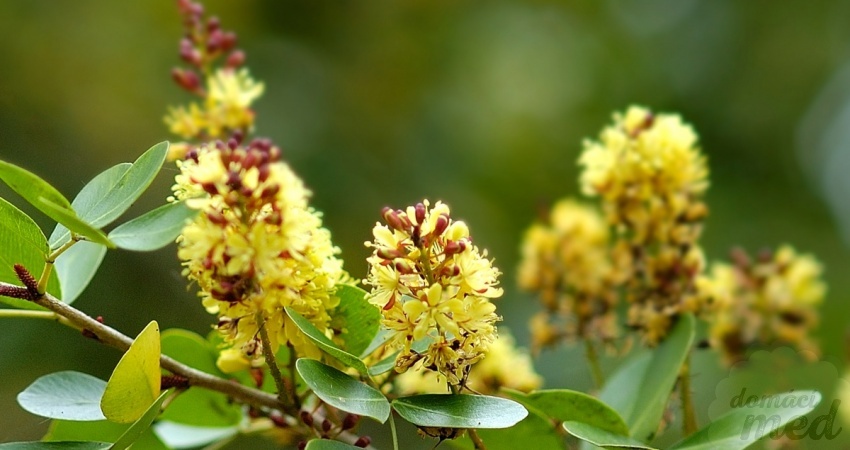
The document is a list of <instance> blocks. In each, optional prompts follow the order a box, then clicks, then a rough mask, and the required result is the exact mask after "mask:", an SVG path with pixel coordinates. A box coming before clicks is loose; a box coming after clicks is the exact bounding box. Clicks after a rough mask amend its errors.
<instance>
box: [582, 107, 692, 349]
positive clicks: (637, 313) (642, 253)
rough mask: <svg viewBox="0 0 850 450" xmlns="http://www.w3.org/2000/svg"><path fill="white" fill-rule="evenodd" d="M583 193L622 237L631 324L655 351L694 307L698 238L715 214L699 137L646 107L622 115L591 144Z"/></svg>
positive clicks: (618, 253)
mask: <svg viewBox="0 0 850 450" xmlns="http://www.w3.org/2000/svg"><path fill="white" fill-rule="evenodd" d="M579 164H580V165H582V166H583V167H584V170H583V172H582V174H581V187H582V191H583V192H584V193H585V194H587V195H590V196H594V197H599V199H600V200H601V202H602V205H603V209H604V212H605V216H606V220H607V221H608V223H609V225H611V226H612V227H613V228H614V230H615V231H616V236H615V238H616V242H615V243H614V256H613V257H614V260H615V261H617V262H618V265H619V266H620V267H619V270H622V271H623V272H624V273H625V274H626V278H627V279H628V280H629V283H628V286H627V287H628V289H627V291H628V295H627V298H628V300H629V301H630V302H631V303H632V305H631V307H630V309H629V314H628V322H629V325H630V326H632V327H634V328H637V329H639V330H641V331H642V333H643V336H644V338H645V341H646V342H647V343H648V344H650V345H654V344H656V343H658V342H659V341H660V340H661V339H663V337H664V336H665V335H666V334H667V332H668V330H669V328H670V326H671V325H672V323H673V322H674V320H675V318H676V316H677V315H678V314H680V313H682V312H684V311H687V310H690V309H692V308H694V307H695V305H693V299H694V298H695V295H696V290H695V287H694V279H695V278H696V276H697V275H698V274H699V273H700V272H702V270H703V268H704V261H703V255H702V251H701V249H700V247H699V245H698V239H699V237H700V234H701V232H702V222H703V220H704V218H705V217H706V216H707V214H708V209H707V207H706V205H705V203H703V200H702V197H703V194H704V193H705V191H706V189H707V188H708V167H707V165H706V161H705V157H704V156H703V155H702V154H701V152H700V150H699V148H698V147H697V135H696V133H695V132H694V130H693V129H692V128H691V127H690V126H689V125H687V124H684V123H683V122H682V120H681V118H679V116H675V115H667V114H661V115H654V114H653V113H651V112H650V111H649V110H647V109H645V108H642V107H635V106H633V107H631V108H629V109H628V110H627V111H626V112H625V113H624V114H615V115H614V123H613V124H612V125H611V126H609V127H607V128H605V129H604V130H603V131H602V133H601V134H600V136H599V140H598V141H593V140H588V141H586V142H585V144H584V152H583V153H582V155H581V157H580V159H579Z"/></svg>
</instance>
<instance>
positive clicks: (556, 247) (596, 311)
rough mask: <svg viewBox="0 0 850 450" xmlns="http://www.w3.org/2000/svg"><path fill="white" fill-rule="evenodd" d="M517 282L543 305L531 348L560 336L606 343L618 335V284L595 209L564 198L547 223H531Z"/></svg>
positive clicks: (605, 231)
mask: <svg viewBox="0 0 850 450" xmlns="http://www.w3.org/2000/svg"><path fill="white" fill-rule="evenodd" d="M521 251H522V260H521V262H520V265H519V270H518V272H519V273H518V284H519V287H520V288H522V289H524V290H527V291H530V292H534V293H536V294H537V295H538V297H539V299H540V301H541V302H542V303H543V306H544V308H545V310H544V311H541V312H540V313H539V314H537V315H536V316H535V317H534V318H533V319H532V323H533V324H534V326H532V327H531V333H532V339H533V345H534V348H535V350H539V349H540V348H543V347H546V346H549V345H553V344H556V343H557V342H559V341H560V340H561V338H566V339H568V340H574V339H576V338H584V339H590V340H598V341H602V342H605V343H610V342H611V341H613V340H614V339H615V338H616V337H617V335H618V331H619V330H618V327H617V315H616V311H615V306H616V303H617V298H618V297H617V292H616V285H617V282H618V274H617V271H616V270H615V267H614V265H613V264H612V262H611V260H610V253H609V233H608V226H607V224H606V223H605V221H604V219H603V218H602V217H601V216H600V214H599V213H598V212H597V211H596V209H594V208H592V207H590V206H588V205H584V204H581V203H579V202H576V201H575V200H572V199H564V200H561V201H559V202H558V203H556V204H555V206H554V207H553V208H552V211H551V213H550V217H549V221H548V223H545V224H544V223H537V224H534V225H532V226H531V227H529V229H528V230H527V231H526V233H525V237H524V238H523V241H522V248H521Z"/></svg>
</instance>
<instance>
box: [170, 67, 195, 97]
mask: <svg viewBox="0 0 850 450" xmlns="http://www.w3.org/2000/svg"><path fill="white" fill-rule="evenodd" d="M171 78H172V79H173V80H174V82H175V83H177V85H178V86H180V87H181V88H183V89H185V90H186V91H189V92H198V90H199V89H200V87H201V80H200V78H199V77H198V74H197V73H195V71H194V70H183V69H179V68H176V67H175V68H174V69H172V70H171Z"/></svg>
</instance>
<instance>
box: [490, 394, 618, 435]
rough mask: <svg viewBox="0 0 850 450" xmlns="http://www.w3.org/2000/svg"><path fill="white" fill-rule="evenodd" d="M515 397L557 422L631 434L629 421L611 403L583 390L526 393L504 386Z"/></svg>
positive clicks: (526, 405)
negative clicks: (627, 424) (608, 403)
mask: <svg viewBox="0 0 850 450" xmlns="http://www.w3.org/2000/svg"><path fill="white" fill-rule="evenodd" d="M504 391H505V393H507V394H508V396H510V397H511V398H512V399H514V400H516V401H518V402H520V403H522V404H523V406H525V407H526V408H528V409H530V410H534V411H538V412H539V413H541V414H543V415H544V416H547V417H550V418H552V419H554V420H557V421H558V422H567V421H578V422H584V423H586V424H588V425H593V426H594V427H596V428H599V429H602V430H606V431H610V432H612V433H616V434H621V435H624V436H626V435H628V434H629V428H628V427H627V426H626V423H625V422H624V421H623V419H622V418H621V417H620V415H619V414H617V412H616V411H614V409H612V408H611V407H610V406H608V405H606V404H605V403H602V402H601V401H599V400H598V399H596V398H595V397H592V396H590V395H587V394H585V393H583V392H577V391H571V390H569V389H548V390H542V391H535V392H531V393H528V394H525V393H523V392H520V391H515V390H513V389H504Z"/></svg>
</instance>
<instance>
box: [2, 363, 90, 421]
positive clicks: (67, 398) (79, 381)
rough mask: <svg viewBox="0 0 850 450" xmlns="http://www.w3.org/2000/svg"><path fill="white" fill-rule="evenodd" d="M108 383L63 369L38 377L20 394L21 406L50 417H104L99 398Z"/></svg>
mask: <svg viewBox="0 0 850 450" xmlns="http://www.w3.org/2000/svg"><path fill="white" fill-rule="evenodd" d="M105 389H106V382H105V381H103V380H101V379H99V378H95V377H93V376H91V375H88V374H85V373H80V372H73V371H63V372H56V373H51V374H48V375H44V376H43V377H40V378H38V379H36V380H35V381H34V382H33V383H32V384H30V385H29V386H27V388H26V389H24V390H23V391H21V393H20V394H18V404H19V405H21V408H24V409H25V410H27V411H29V412H31V413H33V414H35V415H37V416H41V417H49V418H51V419H65V420H79V421H94V420H103V419H104V418H105V417H104V416H103V413H102V412H101V411H100V399H101V397H102V396H103V391H104V390H105Z"/></svg>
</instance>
